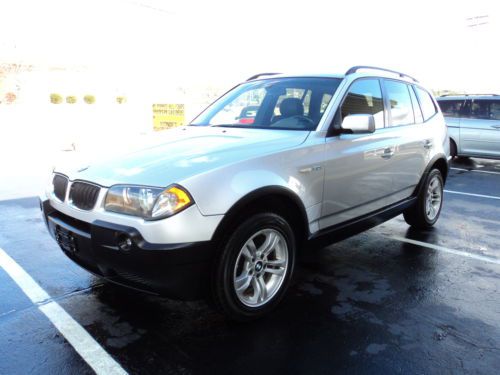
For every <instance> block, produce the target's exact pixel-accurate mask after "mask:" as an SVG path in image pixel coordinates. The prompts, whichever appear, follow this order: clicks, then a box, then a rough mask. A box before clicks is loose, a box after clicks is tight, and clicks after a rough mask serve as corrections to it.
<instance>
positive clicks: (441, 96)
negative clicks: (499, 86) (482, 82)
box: [439, 94, 499, 98]
mask: <svg viewBox="0 0 500 375" xmlns="http://www.w3.org/2000/svg"><path fill="white" fill-rule="evenodd" d="M445 96H499V95H498V94H443V95H439V97H440V98H443V97H445Z"/></svg>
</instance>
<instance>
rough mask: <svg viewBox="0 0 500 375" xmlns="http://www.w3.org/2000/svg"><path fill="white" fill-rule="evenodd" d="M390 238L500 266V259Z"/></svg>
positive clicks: (403, 238) (400, 238) (407, 239)
mask: <svg viewBox="0 0 500 375" xmlns="http://www.w3.org/2000/svg"><path fill="white" fill-rule="evenodd" d="M388 237H389V238H391V239H393V240H396V241H400V242H406V243H409V244H412V245H416V246H422V247H427V248H429V249H433V250H437V251H442V252H444V253H448V254H453V255H460V256H462V257H466V258H471V259H476V260H480V261H483V262H488V263H493V264H500V259H496V258H491V257H487V256H484V255H479V254H472V253H468V252H466V251H460V250H453V249H449V248H447V247H444V246H439V245H434V244H431V243H427V242H422V241H416V240H411V239H409V238H405V237H399V236H388Z"/></svg>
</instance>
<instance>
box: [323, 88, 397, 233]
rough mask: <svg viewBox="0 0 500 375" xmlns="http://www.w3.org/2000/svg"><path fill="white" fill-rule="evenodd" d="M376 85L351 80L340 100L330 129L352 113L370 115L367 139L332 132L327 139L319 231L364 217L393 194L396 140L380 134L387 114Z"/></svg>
mask: <svg viewBox="0 0 500 375" xmlns="http://www.w3.org/2000/svg"><path fill="white" fill-rule="evenodd" d="M383 103H384V102H383V97H382V89H381V84H380V80H379V79H376V78H361V79H358V80H356V81H354V82H353V83H352V84H351V85H350V87H349V89H348V91H347V93H346V94H345V96H344V99H343V101H342V104H341V105H340V107H339V109H338V110H337V113H336V115H335V119H334V121H333V124H332V128H335V129H339V128H340V124H341V122H342V119H343V118H344V117H345V116H347V115H351V114H371V115H373V116H374V117H375V124H376V130H375V132H374V133H369V134H339V133H333V135H332V136H328V137H327V138H326V146H325V181H324V194H323V203H322V209H321V217H322V219H321V220H320V229H323V228H326V227H329V226H332V225H335V224H338V223H341V222H345V221H348V220H351V219H354V218H357V217H359V216H362V215H365V214H368V213H370V212H373V211H375V210H377V209H380V208H382V207H384V206H386V205H387V204H388V201H389V200H390V196H391V194H392V192H393V184H392V167H393V163H392V156H393V154H394V147H395V139H394V136H393V135H392V134H390V133H388V132H384V131H383V130H384V122H385V111H384V104H383Z"/></svg>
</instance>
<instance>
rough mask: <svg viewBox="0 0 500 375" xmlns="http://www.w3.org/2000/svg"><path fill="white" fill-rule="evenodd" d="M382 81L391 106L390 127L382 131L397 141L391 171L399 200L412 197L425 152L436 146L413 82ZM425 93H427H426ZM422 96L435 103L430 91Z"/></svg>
mask: <svg viewBox="0 0 500 375" xmlns="http://www.w3.org/2000/svg"><path fill="white" fill-rule="evenodd" d="M382 82H383V86H384V94H385V97H386V107H387V109H388V110H387V113H388V121H387V127H386V128H385V129H384V130H383V132H387V133H388V134H390V135H391V136H392V137H393V138H394V144H395V149H394V155H393V157H392V165H391V174H392V177H393V181H392V182H393V200H394V202H396V201H399V200H402V199H404V198H407V197H409V196H410V195H411V194H412V193H413V191H414V190H415V186H416V185H417V184H418V182H419V181H420V177H421V176H422V172H423V171H424V169H425V166H426V160H427V157H426V154H427V153H429V151H430V148H431V147H433V145H432V135H431V134H429V133H430V131H429V129H427V128H428V125H427V124H426V123H424V117H423V115H422V111H421V109H420V106H419V101H418V99H417V95H416V94H415V92H414V90H413V87H412V85H409V84H407V83H406V82H402V81H398V80H393V79H384V80H383V81H382ZM419 90H422V89H420V88H419ZM422 91H423V90H422ZM424 95H426V96H427V97H426V98H425V97H423V96H424ZM420 96H422V99H421V101H422V100H427V101H429V102H431V104H432V98H430V96H429V95H428V93H427V92H425V91H423V92H422V93H421V94H420ZM428 104H429V103H428ZM435 113H436V110H435V108H434V114H435ZM428 116H429V119H430V117H432V115H431V114H428ZM426 142H427V143H426Z"/></svg>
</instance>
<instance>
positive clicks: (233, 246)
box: [212, 212, 297, 321]
mask: <svg viewBox="0 0 500 375" xmlns="http://www.w3.org/2000/svg"><path fill="white" fill-rule="evenodd" d="M261 231H270V232H272V233H275V235H276V236H278V237H279V236H280V235H281V237H279V238H280V239H279V241H278V242H277V243H280V244H281V241H284V242H285V243H286V246H284V245H283V244H281V245H280V246H279V248H280V251H284V249H285V248H286V253H287V266H286V267H284V272H283V276H281V281H280V283H279V285H278V283H275V285H276V286H275V288H276V290H275V291H274V292H273V293H274V294H273V295H272V296H271V295H270V296H269V298H270V299H269V300H268V301H267V302H266V303H264V304H263V305H261V306H248V305H246V304H245V303H244V302H242V300H241V298H243V297H241V296H240V297H239V296H238V294H237V292H236V280H235V279H236V276H237V267H238V265H237V262H241V259H243V260H244V261H245V262H246V259H247V258H246V257H245V258H241V257H242V251H243V250H242V249H243V247H244V246H245V244H246V243H247V242H248V241H250V239H252V238H255V241H256V242H257V240H258V239H259V238H258V234H259V233H261ZM256 235H257V237H254V236H256ZM262 236H265V235H262ZM296 246H297V245H296V241H295V236H294V234H293V231H292V228H291V226H290V224H288V222H287V221H286V220H285V219H284V218H283V217H281V216H279V215H277V214H275V213H270V212H267V213H257V214H255V215H253V216H251V217H250V218H249V219H247V220H245V221H244V222H242V223H241V224H239V225H238V226H237V227H236V229H235V230H234V231H233V232H232V234H230V235H229V236H228V237H226V239H225V240H223V241H222V243H221V244H220V249H221V251H220V253H219V254H218V257H217V262H216V264H215V267H214V273H213V275H212V299H213V302H214V303H215V306H216V307H217V308H218V309H219V310H220V311H221V312H223V313H224V314H225V315H226V316H227V317H229V318H230V319H233V320H237V321H249V320H253V319H257V318H260V317H262V316H263V315H265V314H267V313H269V312H270V311H272V310H273V309H274V308H275V307H276V306H277V305H278V304H279V302H280V301H281V299H282V298H283V296H284V295H285V293H286V290H287V289H288V286H289V284H290V281H291V278H292V274H293V269H294V265H295V254H296ZM261 248H262V246H260V247H257V249H256V250H259V249H261ZM283 254H284V252H283ZM258 259H259V258H258V257H257V263H258ZM270 262H272V260H271V261H270ZM248 264H250V261H249V263H248ZM254 265H255V267H257V266H256V263H254ZM266 266H267V265H266ZM266 266H264V271H261V274H260V275H261V276H262V277H269V279H270V278H271V277H274V275H272V274H265V273H264V272H269V271H267V270H268V268H266ZM269 268H271V266H269ZM256 270H257V268H254V269H253V270H252V272H253V273H254V274H253V276H251V277H253V278H256V277H257V271H256ZM248 272H250V271H248ZM276 277H279V276H276ZM252 282H253V281H252ZM252 285H253V284H252ZM252 289H254V288H253V287H252V286H249V290H252ZM253 294H255V295H256V294H257V291H256V290H254V291H253ZM262 303H263V302H262Z"/></svg>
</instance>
